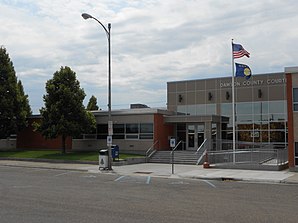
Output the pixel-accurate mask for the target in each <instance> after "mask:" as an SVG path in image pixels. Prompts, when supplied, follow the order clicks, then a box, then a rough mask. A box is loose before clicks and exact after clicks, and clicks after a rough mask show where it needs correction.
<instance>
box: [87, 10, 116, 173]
mask: <svg viewBox="0 0 298 223" xmlns="http://www.w3.org/2000/svg"><path fill="white" fill-rule="evenodd" d="M82 17H83V18H84V19H94V20H95V21H97V22H98V23H99V24H100V25H101V26H102V28H103V29H104V31H105V32H106V34H107V38H108V48H109V50H108V55H109V56H108V57H109V69H108V77H109V78H108V79H109V81H108V82H109V84H108V88H109V90H108V109H109V110H108V111H109V119H108V129H109V133H108V135H109V136H108V139H107V141H112V140H111V139H112V135H113V122H112V117H111V116H112V115H111V23H108V29H107V28H106V27H105V26H104V25H103V24H102V23H101V22H100V21H99V20H98V19H97V18H95V17H93V16H91V15H89V14H87V13H83V14H82ZM108 144H109V145H108V152H109V157H108V170H112V158H111V146H112V145H111V143H108Z"/></svg>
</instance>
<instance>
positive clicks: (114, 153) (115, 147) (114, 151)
mask: <svg viewBox="0 0 298 223" xmlns="http://www.w3.org/2000/svg"><path fill="white" fill-rule="evenodd" d="M112 158H113V161H115V159H116V158H117V159H118V161H119V146H118V145H112Z"/></svg>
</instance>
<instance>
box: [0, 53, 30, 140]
mask: <svg viewBox="0 0 298 223" xmlns="http://www.w3.org/2000/svg"><path fill="white" fill-rule="evenodd" d="M29 115H31V109H30V105H29V100H28V96H27V95H25V93H24V89H23V86H22V82H21V81H19V82H17V77H16V73H15V70H14V67H13V63H12V61H11V60H10V58H9V55H8V53H7V52H6V49H5V48H4V47H0V138H7V137H9V136H10V135H11V134H17V132H18V131H19V130H21V129H22V128H24V127H25V126H26V125H27V124H28V123H27V118H28V116H29Z"/></svg>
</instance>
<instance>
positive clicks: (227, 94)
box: [226, 91, 230, 100]
mask: <svg viewBox="0 0 298 223" xmlns="http://www.w3.org/2000/svg"><path fill="white" fill-rule="evenodd" d="M226 99H227V100H229V99H230V93H229V92H228V91H226Z"/></svg>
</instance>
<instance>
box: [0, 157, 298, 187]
mask: <svg viewBox="0 0 298 223" xmlns="http://www.w3.org/2000/svg"><path fill="white" fill-rule="evenodd" d="M0 166H17V167H26V168H45V169H59V170H75V171H86V172H90V173H97V174H105V173H110V174H111V173H113V174H118V175H146V176H151V177H164V178H182V179H183V178H185V179H204V180H236V181H251V182H264V183H289V184H298V173H295V172H289V171H288V170H283V171H259V170H238V169H237V170H236V169H216V168H209V169H204V168H203V167H202V166H195V165H179V164H175V165H174V174H172V165H171V164H155V163H143V164H135V165H126V166H113V171H104V170H99V169H98V165H90V164H72V163H71V164H70V163H47V162H28V161H17V160H0Z"/></svg>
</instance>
